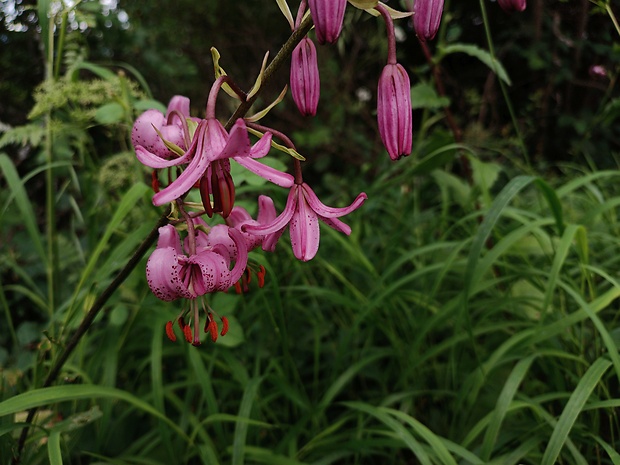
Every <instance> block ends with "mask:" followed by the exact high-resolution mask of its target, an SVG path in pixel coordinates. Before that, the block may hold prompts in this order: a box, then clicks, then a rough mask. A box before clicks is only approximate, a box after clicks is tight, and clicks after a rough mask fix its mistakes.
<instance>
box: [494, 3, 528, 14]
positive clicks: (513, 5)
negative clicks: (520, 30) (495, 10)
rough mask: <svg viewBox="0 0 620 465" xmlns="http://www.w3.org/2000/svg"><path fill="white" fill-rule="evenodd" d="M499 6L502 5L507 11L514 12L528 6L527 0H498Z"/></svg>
mask: <svg viewBox="0 0 620 465" xmlns="http://www.w3.org/2000/svg"><path fill="white" fill-rule="evenodd" d="M497 3H499V6H500V7H502V10H504V11H505V12H507V13H512V12H513V11H517V12H520V11H523V10H525V7H526V0H497Z"/></svg>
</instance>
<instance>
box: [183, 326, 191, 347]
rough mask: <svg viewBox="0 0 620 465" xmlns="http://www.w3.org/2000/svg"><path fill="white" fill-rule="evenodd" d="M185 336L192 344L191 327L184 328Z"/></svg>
mask: <svg viewBox="0 0 620 465" xmlns="http://www.w3.org/2000/svg"><path fill="white" fill-rule="evenodd" d="M183 336H185V340H186V341H187V342H190V343H191V342H192V328H191V326H190V325H185V326H184V327H183Z"/></svg>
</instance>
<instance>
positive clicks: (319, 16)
mask: <svg viewBox="0 0 620 465" xmlns="http://www.w3.org/2000/svg"><path fill="white" fill-rule="evenodd" d="M308 4H309V6H310V14H311V15H312V21H314V27H315V29H316V40H318V41H319V44H325V43H328V44H333V43H334V42H336V40H338V36H340V31H341V30H342V21H343V20H344V10H345V8H346V6H347V0H308Z"/></svg>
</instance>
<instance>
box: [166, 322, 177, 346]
mask: <svg viewBox="0 0 620 465" xmlns="http://www.w3.org/2000/svg"><path fill="white" fill-rule="evenodd" d="M166 336H168V339H170V340H171V341H172V342H175V341H176V340H177V337H176V335H175V334H174V327H173V326H172V321H169V322H168V323H166Z"/></svg>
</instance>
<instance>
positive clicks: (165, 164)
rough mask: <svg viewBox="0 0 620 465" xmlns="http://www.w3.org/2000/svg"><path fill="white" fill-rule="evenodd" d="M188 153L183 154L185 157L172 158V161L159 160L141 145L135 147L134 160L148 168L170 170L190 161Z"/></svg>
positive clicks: (157, 156) (158, 157)
mask: <svg viewBox="0 0 620 465" xmlns="http://www.w3.org/2000/svg"><path fill="white" fill-rule="evenodd" d="M190 156H191V154H190V152H189V151H187V152H185V155H183V156H182V157H179V158H173V159H172V160H166V159H165V158H161V157H160V156H159V155H157V154H156V153H152V152H149V151H148V150H147V149H146V148H144V147H143V146H141V145H138V146H136V158H137V159H138V161H139V162H140V163H142V164H143V165H145V166H148V167H149V168H157V169H159V168H170V167H171V166H178V165H182V164H183V163H187V162H188V161H189V159H190Z"/></svg>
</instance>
